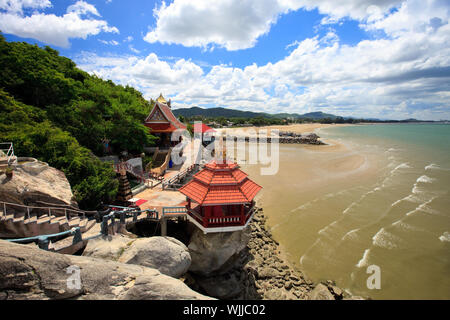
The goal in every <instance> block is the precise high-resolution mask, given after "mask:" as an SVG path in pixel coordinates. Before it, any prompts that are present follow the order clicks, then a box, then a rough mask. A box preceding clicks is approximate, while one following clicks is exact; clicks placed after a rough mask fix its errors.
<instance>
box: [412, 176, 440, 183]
mask: <svg viewBox="0 0 450 320" xmlns="http://www.w3.org/2000/svg"><path fill="white" fill-rule="evenodd" d="M434 180H435V179H433V178H430V177H428V176H426V175H423V176H420V177H419V178H417V180H416V182H417V183H419V182H422V183H432V182H433V181H434Z"/></svg>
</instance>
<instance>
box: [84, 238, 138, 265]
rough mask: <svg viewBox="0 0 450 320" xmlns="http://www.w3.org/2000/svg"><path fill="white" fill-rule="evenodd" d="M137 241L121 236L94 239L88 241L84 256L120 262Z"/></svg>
mask: <svg viewBox="0 0 450 320" xmlns="http://www.w3.org/2000/svg"><path fill="white" fill-rule="evenodd" d="M135 240H136V239H132V238H129V237H127V236H124V235H121V234H117V235H113V236H111V235H109V236H103V237H99V238H96V239H92V240H89V241H88V243H87V245H86V248H85V249H84V251H83V256H86V257H92V258H97V259H103V260H111V261H118V260H119V258H120V256H121V255H122V254H123V252H124V251H125V249H126V248H128V247H129V246H130V245H131V244H132V243H133V241H135Z"/></svg>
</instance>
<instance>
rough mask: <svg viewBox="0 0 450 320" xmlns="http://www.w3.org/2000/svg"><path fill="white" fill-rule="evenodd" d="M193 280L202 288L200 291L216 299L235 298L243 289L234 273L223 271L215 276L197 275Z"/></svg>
mask: <svg viewBox="0 0 450 320" xmlns="http://www.w3.org/2000/svg"><path fill="white" fill-rule="evenodd" d="M195 281H196V282H197V284H198V285H199V286H200V287H201V288H202V289H203V290H204V291H202V292H205V293H206V294H207V295H210V296H212V297H215V298H218V299H232V298H235V297H236V296H238V295H239V294H240V293H241V292H242V290H243V289H244V288H243V284H242V282H241V281H240V279H239V277H238V276H237V275H236V274H235V273H225V274H222V275H217V276H215V277H201V276H198V277H196V278H195Z"/></svg>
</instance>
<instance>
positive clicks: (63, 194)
mask: <svg viewBox="0 0 450 320" xmlns="http://www.w3.org/2000/svg"><path fill="white" fill-rule="evenodd" d="M33 160H34V161H30V162H27V163H24V164H20V165H17V166H16V168H15V170H14V175H13V177H12V178H8V177H7V176H6V175H4V174H0V199H2V200H3V201H6V202H12V203H19V204H25V205H31V206H33V205H35V206H42V204H41V203H40V201H42V202H47V203H54V204H66V205H72V206H78V205H77V203H76V201H75V200H74V198H73V194H72V190H71V188H70V184H69V181H68V180H67V178H66V176H65V174H64V173H63V172H62V171H60V170H57V169H55V168H53V167H50V166H49V165H48V164H46V163H45V162H41V161H37V160H35V159H33ZM12 209H13V208H12V207H11V208H9V207H8V210H12Z"/></svg>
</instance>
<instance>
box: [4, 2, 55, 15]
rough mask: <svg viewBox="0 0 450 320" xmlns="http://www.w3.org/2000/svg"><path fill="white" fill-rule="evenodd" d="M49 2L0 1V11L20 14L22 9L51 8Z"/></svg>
mask: <svg viewBox="0 0 450 320" xmlns="http://www.w3.org/2000/svg"><path fill="white" fill-rule="evenodd" d="M51 6H52V4H51V3H50V1H49V0H0V9H1V10H5V11H7V12H11V13H18V14H22V13H23V9H45V8H49V7H51Z"/></svg>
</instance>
